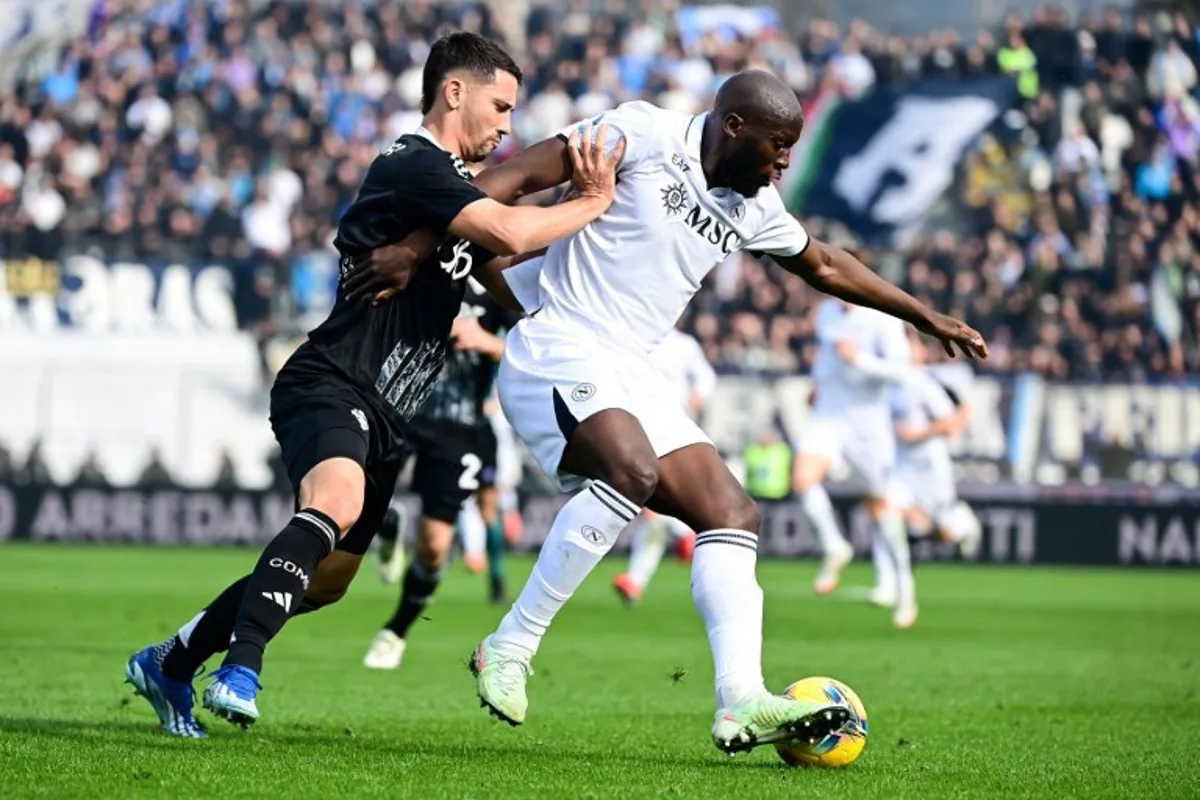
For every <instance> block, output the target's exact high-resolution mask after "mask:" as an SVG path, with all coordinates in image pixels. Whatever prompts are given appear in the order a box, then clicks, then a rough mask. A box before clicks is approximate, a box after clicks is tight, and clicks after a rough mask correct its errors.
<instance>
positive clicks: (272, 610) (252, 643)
mask: <svg viewBox="0 0 1200 800" xmlns="http://www.w3.org/2000/svg"><path fill="white" fill-rule="evenodd" d="M338 535H339V534H338V526H337V523H335V522H334V521H333V520H331V519H330V518H329V517H327V516H326V515H325V514H322V513H321V512H320V511H316V510H314V509H311V508H306V509H303V510H301V511H299V512H297V513H296V516H294V517H292V521H291V522H289V523H288V525H287V527H286V528H284V529H283V530H282V531H280V532H279V534H278V535H276V537H275V538H274V539H272V540H271V543H270V544H268V545H267V549H266V550H263V554H262V556H260V557H259V559H258V564H256V565H255V567H254V572H253V573H252V574H251V575H250V583H249V585H247V586H246V594H245V597H243V598H242V605H241V608H239V609H238V615H237V621H236V622H235V623H234V625H233V637H232V643H231V644H230V645H229V655H227V656H225V661H224V664H225V665H227V666H228V665H237V666H242V667H249V668H250V669H252V670H254V671H255V672H257V673H261V672H262V659H263V651H264V650H266V648H267V642H269V641H271V639H273V638H275V635H276V634H277V633H279V631H280V630H281V629H282V628H283V626H284V624H285V623H287V621H288V617H290V616H291V615H292V614H293V613H295V612H296V611H297V610H298V609H299V608H300V604H301V603H303V602H304V593H305V591H306V590H307V589H308V581H309V578H311V576H312V574H313V572H315V571H316V569H317V564H319V563H320V562H321V559H323V558H324V557H325V556H327V555H329V554H330V552H332V551H333V548H334V545H336V544H337V540H338Z"/></svg>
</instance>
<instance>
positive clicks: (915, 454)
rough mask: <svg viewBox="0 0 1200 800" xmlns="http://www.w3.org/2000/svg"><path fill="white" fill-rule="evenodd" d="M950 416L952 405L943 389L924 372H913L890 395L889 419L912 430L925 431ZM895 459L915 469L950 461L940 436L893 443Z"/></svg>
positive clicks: (916, 370) (922, 370)
mask: <svg viewBox="0 0 1200 800" xmlns="http://www.w3.org/2000/svg"><path fill="white" fill-rule="evenodd" d="M953 413H954V402H953V401H952V400H951V399H950V395H949V393H948V392H947V391H946V387H945V386H944V385H942V384H941V383H940V382H939V381H938V380H936V379H935V378H934V377H933V375H931V374H930V373H929V371H928V370H925V369H915V370H913V371H912V373H911V374H910V375H909V378H908V380H906V381H904V382H903V383H901V384H898V385H897V386H896V387H895V388H894V389H893V391H892V417H893V419H894V420H895V421H896V422H897V423H903V424H904V425H906V426H908V427H912V428H927V427H929V425H931V424H932V423H933V422H934V421H935V420H939V419H943V418H945V417H948V416H950V415H952V414H953ZM896 447H897V456H898V458H900V459H901V460H902V461H909V462H911V463H913V464H916V465H930V464H933V463H935V462H936V463H943V462H945V461H948V460H949V458H950V449H949V446H948V445H947V443H946V438H945V437H944V436H935V437H933V438H931V439H926V440H925V441H923V442H918V443H917V444H906V443H904V442H902V441H899V440H897V442H896Z"/></svg>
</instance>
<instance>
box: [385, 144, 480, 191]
mask: <svg viewBox="0 0 1200 800" xmlns="http://www.w3.org/2000/svg"><path fill="white" fill-rule="evenodd" d="M376 163H377V164H380V163H382V164H383V165H385V166H387V167H390V168H392V169H394V170H404V171H409V170H413V171H416V170H437V171H445V172H446V173H447V174H450V173H453V174H456V175H458V176H459V177H461V178H463V179H464V180H470V178H471V173H470V171H469V170H468V169H467V165H466V163H465V162H463V160H462V159H461V158H459V157H458V156H456V155H454V154H453V153H451V152H449V151H447V150H443V149H442V148H440V147H438V146H437V145H436V144H434V143H433V142H431V141H429V140H428V139H426V138H425V137H423V136H421V135H419V134H416V133H406V134H405V135H403V136H401V137H400V138H399V139H397V140H396V141H394V142H392V143H391V144H390V145H388V146H387V147H386V148H384V149H383V151H382V152H381V153H380V154H379V157H378V158H377V159H376Z"/></svg>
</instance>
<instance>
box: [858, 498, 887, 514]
mask: <svg viewBox="0 0 1200 800" xmlns="http://www.w3.org/2000/svg"><path fill="white" fill-rule="evenodd" d="M863 506H865V507H866V509H867V513H868V514H870V515H871V516H872V517H873V518H874V519H882V518H883V517H884V516H886V515H887V514H888V512H890V511H891V510H892V504H891V503H889V502H888V500H887V497H884V496H879V497H866V498H864V500H863Z"/></svg>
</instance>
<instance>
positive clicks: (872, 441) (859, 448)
mask: <svg viewBox="0 0 1200 800" xmlns="http://www.w3.org/2000/svg"><path fill="white" fill-rule="evenodd" d="M795 447H796V452H797V454H800V453H808V454H810V455H814V456H820V457H821V458H824V459H826V460H828V461H829V463H830V464H835V465H836V464H846V465H847V466H849V467H850V468H851V469H852V470H854V472H855V473H856V474H857V475H858V477H859V479H860V480H862V482H863V483H864V484H865V487H866V488H865V492H866V494H867V495H868V496H870V497H886V496H887V492H888V488H889V485H890V481H891V476H892V467H893V465H894V463H895V460H896V440H895V438H894V434H893V433H892V429H891V419H890V418H889V417H888V415H887V414H886V413H881V414H879V415H878V418H876V416H875V415H865V414H864V415H859V416H856V417H850V416H833V415H829V414H820V413H816V414H813V415H812V416H810V417H809V418H808V422H807V424H806V425H805V426H804V432H803V433H802V434H801V435H800V439H799V441H798V442H797V443H796V446H795Z"/></svg>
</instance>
